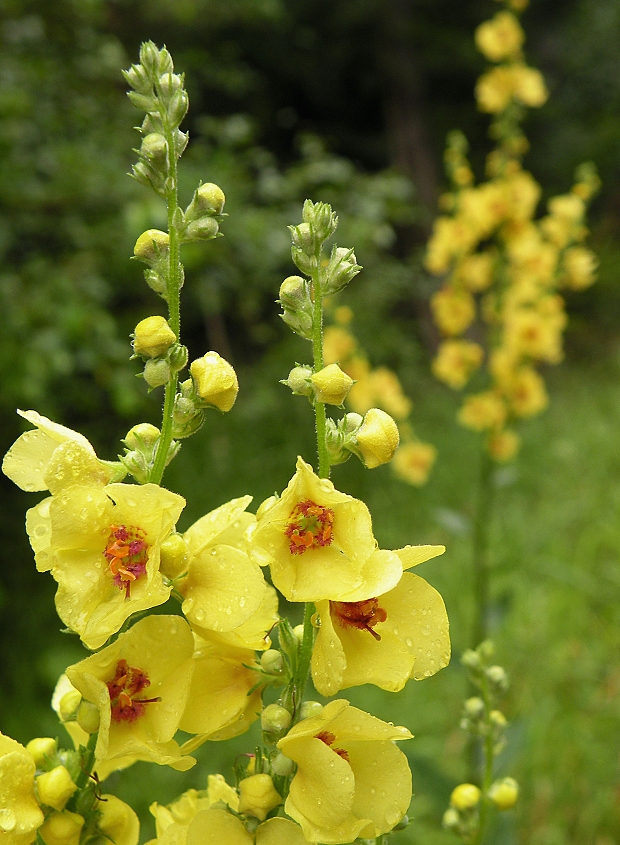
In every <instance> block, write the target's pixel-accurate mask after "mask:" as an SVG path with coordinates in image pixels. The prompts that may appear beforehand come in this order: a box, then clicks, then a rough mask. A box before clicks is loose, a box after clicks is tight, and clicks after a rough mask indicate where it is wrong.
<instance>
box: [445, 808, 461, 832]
mask: <svg viewBox="0 0 620 845" xmlns="http://www.w3.org/2000/svg"><path fill="white" fill-rule="evenodd" d="M441 824H442V826H443V827H445V828H446V829H447V830H456V829H458V827H459V826H460V824H461V817H460V816H459V813H458V810H455V809H454V807H449V808H448V809H447V810H446V812H445V813H444V814H443V818H442V820H441Z"/></svg>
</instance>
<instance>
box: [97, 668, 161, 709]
mask: <svg viewBox="0 0 620 845" xmlns="http://www.w3.org/2000/svg"><path fill="white" fill-rule="evenodd" d="M106 686H107V688H108V692H109V694H110V705H111V711H112V719H113V721H114V722H135V721H136V719H138V718H139V717H140V716H142V714H143V713H144V705H145V704H153V703H154V702H156V701H161V699H160V698H136V696H137V695H139V694H140V693H141V692H142V690H144V689H146V688H147V687H150V686H151V682H150V681H149V677H148V675H147V673H146V672H143V671H142V669H136V668H135V667H134V666H128V665H127V661H126V660H119V661H118V663H117V664H116V673H115V675H114V678H113V679H112V680H111V681H108V683H107V684H106Z"/></svg>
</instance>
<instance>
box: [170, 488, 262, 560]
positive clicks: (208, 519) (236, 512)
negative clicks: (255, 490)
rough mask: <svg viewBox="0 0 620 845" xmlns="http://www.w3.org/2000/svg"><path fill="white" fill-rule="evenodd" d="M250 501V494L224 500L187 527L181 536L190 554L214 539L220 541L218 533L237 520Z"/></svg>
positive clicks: (199, 550) (195, 552) (194, 553)
mask: <svg viewBox="0 0 620 845" xmlns="http://www.w3.org/2000/svg"><path fill="white" fill-rule="evenodd" d="M251 501H252V497H251V496H241V497H240V498H239V499H231V501H230V502H226V504H224V505H221V506H220V507H219V508H216V509H215V510H214V511H211V512H210V513H207V514H205V515H204V516H203V517H201V518H200V519H199V520H198V521H197V522H195V523H194V524H193V525H192V526H191V527H190V528H188V529H187V531H186V532H185V534H184V535H183V536H184V538H185V541H186V543H187V545H188V547H189V550H190V552H191V554H193V555H196V554H198V553H199V552H201V551H202V550H203V549H204V548H205V547H206V546H208V545H211V544H212V543H214V542H215V541H216V540H217V542H220V540H219V539H218V537H219V535H220V534H222V533H223V532H224V531H226V530H227V529H229V528H230V527H231V526H232V525H233V524H234V523H235V522H236V521H237V520H239V518H240V517H241V515H242V514H243V512H244V511H245V509H246V508H247V507H248V505H249V504H250V502H251Z"/></svg>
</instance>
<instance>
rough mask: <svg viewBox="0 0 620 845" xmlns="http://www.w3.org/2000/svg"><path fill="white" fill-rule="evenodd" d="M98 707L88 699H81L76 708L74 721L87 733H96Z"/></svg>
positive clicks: (98, 716)
mask: <svg viewBox="0 0 620 845" xmlns="http://www.w3.org/2000/svg"><path fill="white" fill-rule="evenodd" d="M99 721H100V714H99V708H98V707H97V706H96V705H95V704H93V703H92V702H90V701H86V700H85V699H82V701H81V702H80V706H79V707H78V709H77V718H76V722H77V723H78V725H79V726H80V727H81V728H82V730H83V731H86V733H87V734H96V733H97V731H98V730H99Z"/></svg>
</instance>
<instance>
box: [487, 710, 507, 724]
mask: <svg viewBox="0 0 620 845" xmlns="http://www.w3.org/2000/svg"><path fill="white" fill-rule="evenodd" d="M489 719H490V720H491V722H492V723H493V725H494V726H495V727H496V728H505V727H506V725H507V724H508V720H507V719H506V717H505V716H504V714H503V713H502V711H501V710H491V712H490V713H489Z"/></svg>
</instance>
